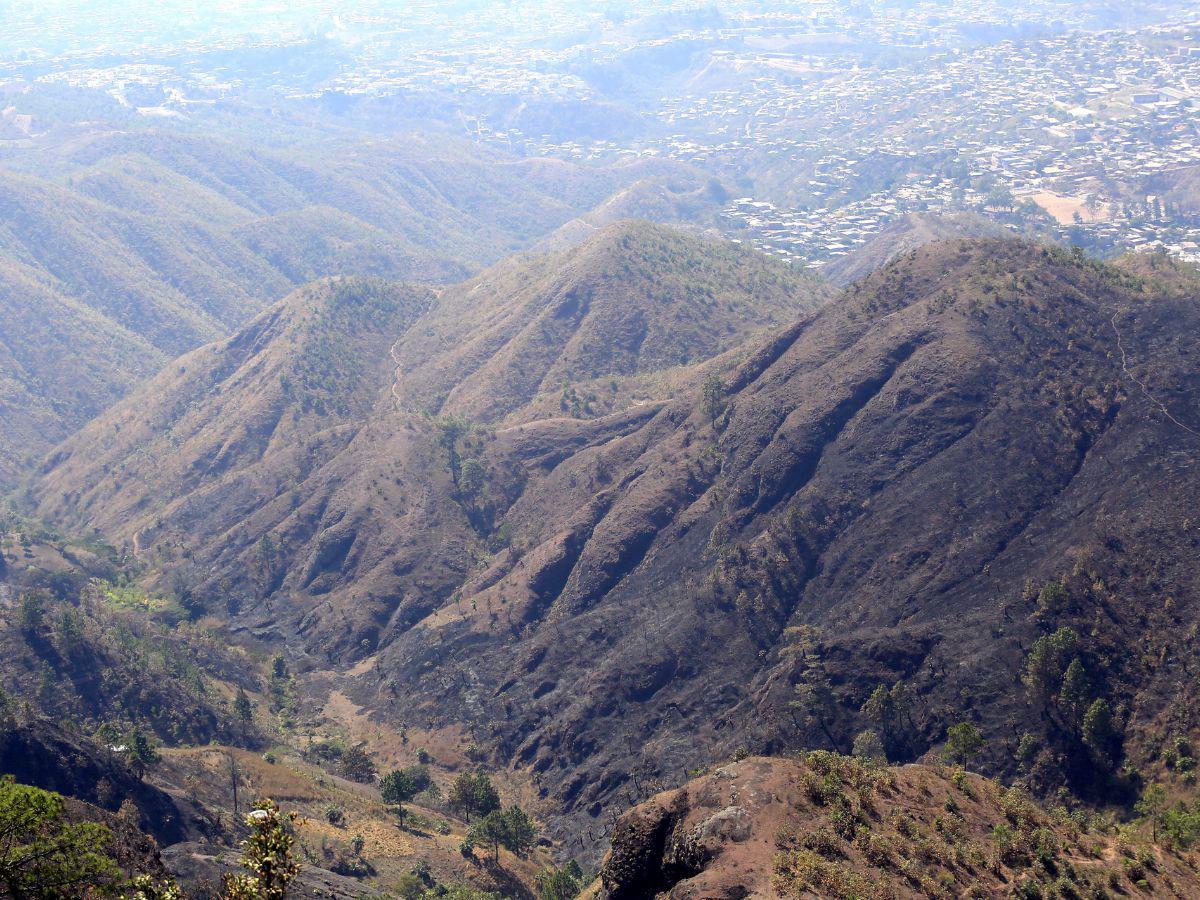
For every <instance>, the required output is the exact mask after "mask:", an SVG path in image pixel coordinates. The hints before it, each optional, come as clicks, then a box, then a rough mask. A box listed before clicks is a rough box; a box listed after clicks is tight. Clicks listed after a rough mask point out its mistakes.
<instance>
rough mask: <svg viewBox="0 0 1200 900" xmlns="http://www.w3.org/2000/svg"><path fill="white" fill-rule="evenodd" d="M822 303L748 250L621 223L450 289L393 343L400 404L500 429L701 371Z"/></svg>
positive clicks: (797, 277) (815, 290)
mask: <svg viewBox="0 0 1200 900" xmlns="http://www.w3.org/2000/svg"><path fill="white" fill-rule="evenodd" d="M825 296H826V295H825V292H824V290H823V288H822V287H821V286H820V285H819V284H818V283H817V282H816V281H815V280H814V279H812V278H810V277H809V276H806V275H803V274H801V273H798V272H796V271H795V270H793V269H790V268H789V267H787V266H785V265H783V264H781V263H776V262H773V261H771V260H769V259H767V258H766V257H764V256H762V255H760V254H757V253H755V252H753V251H752V250H749V249H747V248H741V247H738V246H736V245H733V244H729V243H727V242H718V241H709V240H698V239H695V238H691V237H687V236H685V235H684V234H682V233H680V232H678V231H676V230H674V229H671V228H667V227H664V226H658V225H651V224H649V223H647V222H626V223H622V224H618V225H614V226H611V227H609V228H606V229H604V230H602V231H600V232H599V233H597V234H595V235H594V236H592V237H590V238H589V239H588V240H587V241H585V242H584V243H583V244H582V245H580V246H578V247H575V248H573V249H571V250H568V251H565V252H563V253H558V254H551V255H547V256H542V257H537V258H533V259H515V260H509V261H507V262H504V263H501V264H500V265H498V266H496V267H494V268H492V269H490V270H488V271H487V272H485V273H483V274H482V275H480V276H479V277H478V278H476V279H474V280H472V281H469V282H467V283H466V284H464V285H461V286H458V287H454V288H450V289H449V290H447V291H446V292H445V293H444V294H443V295H442V296H441V298H440V300H439V302H438V304H437V305H436V306H434V307H433V309H431V310H430V312H429V313H428V314H427V315H426V316H425V317H424V318H423V319H422V321H421V322H420V323H418V324H417V326H416V327H414V328H413V329H411V330H410V331H409V332H407V333H406V334H405V335H404V336H403V337H402V338H401V339H400V341H398V342H397V345H396V347H395V349H394V351H393V353H394V356H395V357H396V361H397V385H396V396H397V398H398V399H399V400H400V402H401V403H402V404H403V405H405V406H408V407H410V408H414V409H426V410H429V411H432V412H437V411H445V412H453V413H455V414H456V415H460V416H463V417H466V418H468V419H472V420H476V421H494V420H495V419H497V418H499V417H501V416H503V415H505V414H507V413H511V412H513V411H514V410H516V409H518V408H520V407H521V406H523V405H525V404H526V403H527V402H529V401H530V400H531V399H533V398H534V397H535V396H536V395H537V394H539V393H547V392H553V391H556V390H558V391H561V389H562V388H563V387H564V386H565V385H567V384H570V383H574V382H580V381H594V380H598V379H603V378H604V377H606V376H612V377H618V378H619V377H622V376H629V375H638V374H644V373H647V372H655V371H659V370H662V369H666V368H669V367H673V366H679V365H685V364H688V363H692V362H696V361H703V360H705V359H708V358H709V357H712V356H715V355H716V354H718V353H720V352H722V351H724V350H728V349H730V348H731V347H733V346H736V345H738V344H740V343H742V342H744V341H745V340H746V338H747V337H748V336H749V335H750V334H752V333H754V332H755V331H757V330H761V329H764V328H767V327H769V326H773V325H778V324H780V323H781V322H785V321H788V320H790V319H792V318H795V317H796V316H797V315H800V314H801V313H803V312H804V311H806V310H807V309H810V308H812V307H813V306H815V305H816V304H817V303H818V302H819V301H820V300H823V299H824V298H825Z"/></svg>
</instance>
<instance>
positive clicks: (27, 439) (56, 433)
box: [0, 261, 166, 487]
mask: <svg viewBox="0 0 1200 900" xmlns="http://www.w3.org/2000/svg"><path fill="white" fill-rule="evenodd" d="M0 320H2V321H3V322H4V326H3V327H2V328H0V421H2V422H3V423H4V427H3V428H2V429H0V487H3V486H8V485H12V484H14V483H15V482H16V480H17V476H18V473H19V472H21V471H22V470H24V469H25V468H27V466H26V465H25V463H26V458H27V457H33V456H38V455H40V454H41V453H42V452H44V451H45V449H47V448H48V447H51V446H53V445H54V444H56V443H58V442H59V441H61V440H62V439H63V438H65V437H67V435H69V434H70V433H71V432H73V431H74V430H75V429H77V428H79V427H80V426H81V425H83V424H84V422H86V421H87V420H88V419H90V418H92V417H93V416H94V415H96V414H97V413H98V412H100V411H101V410H102V409H105V408H107V407H108V406H109V405H111V404H112V403H113V402H115V401H116V400H117V399H119V398H120V397H121V396H122V395H123V394H124V393H125V392H126V391H128V390H129V388H130V387H132V386H133V385H134V384H137V383H138V382H139V381H141V380H142V379H145V378H148V377H149V376H150V375H152V374H154V372H155V371H157V370H158V368H159V366H161V365H162V363H163V362H165V360H166V356H165V354H163V353H162V352H160V351H159V350H157V349H156V348H155V347H153V346H152V345H151V344H150V343H149V342H148V341H146V340H145V339H144V338H142V337H140V336H139V335H137V334H135V333H133V332H131V331H129V330H127V329H125V328H122V327H121V326H120V325H118V324H116V323H115V322H113V321H112V320H110V319H108V318H106V317H105V316H103V315H101V314H100V313H97V312H96V311H95V310H92V309H89V308H88V307H87V306H86V305H84V304H83V303H81V302H79V301H77V300H74V299H72V298H71V297H70V296H69V295H68V294H67V293H65V292H64V291H62V290H61V289H60V288H59V287H58V286H57V285H56V283H55V282H53V281H49V282H48V281H46V280H45V279H44V278H43V277H42V276H40V275H39V274H38V273H37V272H36V271H35V270H34V269H32V268H31V267H29V266H26V265H23V264H21V263H16V262H3V261H0Z"/></svg>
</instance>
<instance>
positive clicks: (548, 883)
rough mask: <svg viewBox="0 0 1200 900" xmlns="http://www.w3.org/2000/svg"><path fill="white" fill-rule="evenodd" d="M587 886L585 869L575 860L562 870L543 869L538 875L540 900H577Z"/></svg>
mask: <svg viewBox="0 0 1200 900" xmlns="http://www.w3.org/2000/svg"><path fill="white" fill-rule="evenodd" d="M585 884H587V879H586V878H585V876H584V874H583V869H581V868H580V867H579V863H577V862H575V861H574V860H571V862H569V863H567V864H566V865H565V866H563V867H562V868H551V869H543V870H542V871H540V872H538V874H537V889H538V900H575V898H576V897H578V896H579V894H580V893H581V892H582V891H583V888H584V885H585Z"/></svg>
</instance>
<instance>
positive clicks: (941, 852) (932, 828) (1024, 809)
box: [590, 752, 1200, 900]
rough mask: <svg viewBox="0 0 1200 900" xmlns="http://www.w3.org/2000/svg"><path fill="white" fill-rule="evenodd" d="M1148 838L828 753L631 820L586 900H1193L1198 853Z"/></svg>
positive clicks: (731, 775)
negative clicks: (1128, 896)
mask: <svg viewBox="0 0 1200 900" xmlns="http://www.w3.org/2000/svg"><path fill="white" fill-rule="evenodd" d="M1148 838H1149V835H1145V836H1144V837H1142V836H1134V835H1131V834H1128V833H1126V834H1120V835H1118V834H1117V833H1115V832H1114V831H1112V830H1108V829H1105V828H1103V827H1100V828H1095V827H1089V824H1088V822H1087V821H1086V820H1082V821H1081V820H1080V819H1078V818H1075V819H1072V818H1070V817H1068V816H1067V815H1066V814H1065V811H1063V812H1061V813H1060V814H1058V815H1051V814H1048V813H1046V812H1045V811H1044V810H1042V809H1040V808H1039V807H1038V806H1037V805H1036V804H1034V803H1033V802H1031V801H1030V799H1029V798H1028V796H1027V795H1024V794H1023V793H1022V792H1021V791H1020V790H1019V789H1014V790H1008V791H1006V790H1004V788H1002V787H1001V786H1000V785H998V784H996V783H995V782H993V781H988V780H986V779H984V778H980V777H979V776H978V775H973V774H968V773H965V772H963V771H961V770H951V769H950V768H948V767H943V766H917V765H909V766H902V767H899V768H878V767H872V766H869V765H864V764H863V763H862V762H860V761H858V760H855V759H852V758H847V757H838V756H836V755H834V754H830V753H821V752H816V753H810V754H808V755H807V756H806V757H801V758H800V759H794V760H793V759H764V758H751V759H745V760H742V761H740V762H734V763H730V764H728V765H725V766H722V767H720V768H717V769H715V770H713V771H711V772H709V773H707V774H705V775H703V776H702V777H700V778H697V779H695V780H693V781H691V782H689V783H688V784H686V785H685V786H683V787H682V788H679V789H678V790H674V791H670V792H667V793H664V794H660V795H658V796H656V797H654V798H653V799H651V800H649V801H647V802H646V803H643V804H642V805H641V806H639V807H637V808H636V809H634V810H631V811H630V812H628V813H627V814H625V815H624V816H623V817H622V818H621V820H620V822H618V824H617V826H616V828H615V829H614V832H613V847H612V851H611V852H610V854H609V856H608V857H607V859H606V860H605V862H604V866H603V868H602V870H601V874H600V882H599V884H598V885H597V890H596V891H595V893H592V894H590V896H593V897H597V898H602V900H622V898H628V900H635V898H636V900H651V898H660V900H667V898H670V900H684V898H706V900H733V898H740V897H781V898H789V897H814V896H815V897H830V898H838V900H851V898H853V900H885V898H887V900H890V898H902V897H934V898H941V897H998V896H1018V897H1104V896H1110V893H1109V892H1110V891H1111V892H1114V893H1137V892H1139V891H1140V892H1148V893H1149V894H1152V895H1153V896H1161V897H1191V896H1194V895H1195V894H1196V893H1197V892H1198V891H1200V876H1197V874H1196V870H1195V869H1194V868H1193V867H1192V865H1191V863H1190V860H1189V859H1188V858H1186V857H1184V856H1182V855H1180V854H1176V853H1171V852H1164V851H1163V850H1161V849H1159V848H1156V847H1154V846H1153V845H1152V844H1151V843H1150V841H1149V840H1148Z"/></svg>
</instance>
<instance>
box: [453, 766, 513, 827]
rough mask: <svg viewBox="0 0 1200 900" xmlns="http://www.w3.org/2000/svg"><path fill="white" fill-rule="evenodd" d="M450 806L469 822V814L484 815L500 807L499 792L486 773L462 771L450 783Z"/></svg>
mask: <svg viewBox="0 0 1200 900" xmlns="http://www.w3.org/2000/svg"><path fill="white" fill-rule="evenodd" d="M447 799H448V801H449V803H450V808H451V809H455V810H458V811H459V812H461V813H462V815H463V817H464V818H466V820H467V821H468V822H469V821H470V820H471V816H473V815H474V816H486V815H487V814H488V813H491V812H493V811H494V810H498V809H499V808H500V794H499V792H497V790H496V786H495V785H493V784H492V779H491V778H489V777H488V775H487V773H485V772H482V771H478V772H462V773H461V774H459V775H458V777H457V778H455V779H454V783H453V784H451V785H450V793H449V796H448V797H447Z"/></svg>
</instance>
